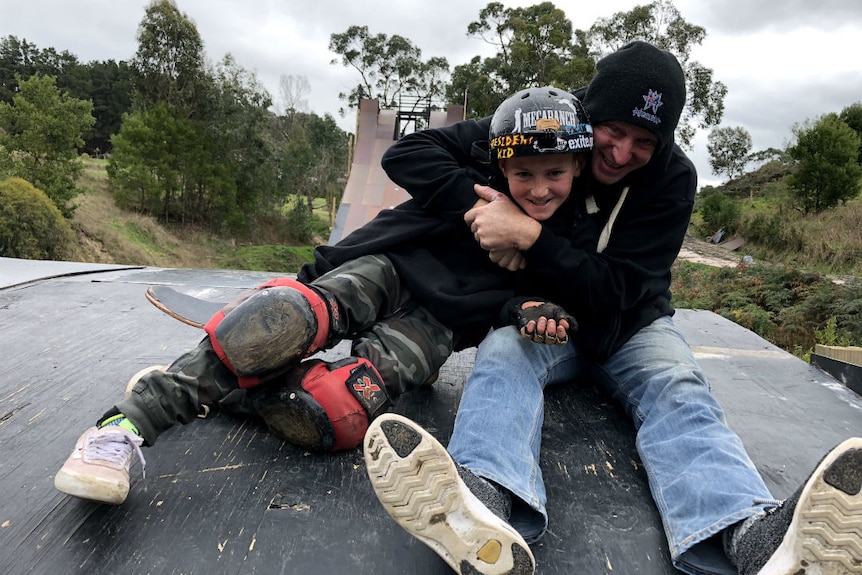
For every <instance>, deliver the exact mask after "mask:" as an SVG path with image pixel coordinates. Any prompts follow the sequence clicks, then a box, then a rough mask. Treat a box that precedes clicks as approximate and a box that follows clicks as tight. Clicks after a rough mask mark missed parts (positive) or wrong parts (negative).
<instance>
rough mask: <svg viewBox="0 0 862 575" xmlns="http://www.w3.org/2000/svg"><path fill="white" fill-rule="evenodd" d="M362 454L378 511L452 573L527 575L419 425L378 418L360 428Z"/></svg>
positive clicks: (510, 540)
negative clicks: (366, 427) (415, 539)
mask: <svg viewBox="0 0 862 575" xmlns="http://www.w3.org/2000/svg"><path fill="white" fill-rule="evenodd" d="M363 447H364V451H365V464H366V467H367V468H368V476H369V478H370V479H371V484H372V486H373V487H374V491H375V492H376V494H377V497H378V498H379V499H380V502H381V503H382V504H383V508H384V509H386V511H387V513H389V515H391V516H392V518H393V519H395V521H396V522H397V523H398V524H399V525H401V527H403V528H404V529H405V530H407V532H408V533H410V534H411V535H413V536H414V537H416V538H417V539H419V540H420V541H422V542H423V543H425V544H426V545H428V546H429V547H431V549H433V550H434V551H435V552H436V553H437V554H438V555H439V556H440V557H442V558H443V560H445V561H446V563H448V564H449V566H450V567H452V569H454V570H455V571H456V572H457V573H460V574H461V575H467V574H471V575H472V574H483V575H501V574H509V575H532V574H533V573H534V572H535V560H534V559H533V553H532V552H531V551H530V548H529V546H528V545H527V543H526V542H525V541H524V539H523V538H522V537H521V536H520V535H519V534H518V532H517V531H515V529H513V528H512V527H511V526H510V525H509V524H508V523H507V522H506V521H504V520H503V519H501V518H500V517H498V516H497V515H496V514H495V513H494V512H492V511H491V510H490V509H489V508H488V507H486V506H485V505H484V504H483V503H482V502H481V501H480V500H479V499H478V498H477V497H476V495H474V494H473V493H472V492H471V491H470V489H468V488H467V486H466V485H465V483H464V481H463V480H462V479H461V476H459V472H458V468H457V467H456V465H455V462H454V461H452V458H451V457H450V456H449V453H448V452H447V451H446V448H444V447H443V446H442V445H441V444H440V443H439V442H438V441H437V440H436V439H434V438H433V437H432V436H431V435H430V434H429V433H428V432H427V431H425V430H424V429H422V428H421V427H420V426H419V425H417V424H416V423H414V422H412V421H410V420H409V419H407V418H405V417H402V416H400V415H395V414H391V413H387V414H384V415H381V416H380V417H378V418H377V419H375V420H374V421H373V422H372V423H371V426H370V427H369V428H368V431H367V432H366V434H365V441H364V444H363ZM462 469H463V468H462ZM467 473H469V472H467ZM470 476H472V478H475V479H478V478H476V476H475V475H472V474H470ZM488 485H489V486H490V484H488ZM498 511H499V509H498Z"/></svg>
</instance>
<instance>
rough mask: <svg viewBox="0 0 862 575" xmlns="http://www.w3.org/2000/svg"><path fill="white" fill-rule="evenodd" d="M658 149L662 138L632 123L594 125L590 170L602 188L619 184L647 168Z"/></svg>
mask: <svg viewBox="0 0 862 575" xmlns="http://www.w3.org/2000/svg"><path fill="white" fill-rule="evenodd" d="M657 147H658V138H657V137H656V136H655V134H653V133H652V132H650V131H649V130H646V129H644V128H641V127H640V126H635V125H634V124H629V123H628V122H602V123H601V124H595V125H593V156H592V160H591V161H590V167H591V168H592V170H593V177H594V178H595V179H596V181H597V182H599V183H601V184H605V185H608V184H615V183H617V182H619V181H620V180H621V179H623V178H624V177H625V176H626V175H628V174H630V173H631V172H633V171H635V170H637V169H638V168H642V167H644V166H645V165H646V164H647V163H648V162H649V161H650V158H652V155H653V153H654V152H655V150H656V148H657Z"/></svg>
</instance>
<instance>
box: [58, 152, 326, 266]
mask: <svg viewBox="0 0 862 575" xmlns="http://www.w3.org/2000/svg"><path fill="white" fill-rule="evenodd" d="M84 165H85V171H84V174H83V176H82V178H81V180H80V182H79V183H80V185H81V187H82V188H84V189H85V190H86V192H85V193H83V194H81V195H80V196H78V197H76V198H75V203H76V204H77V206H78V207H77V209H76V211H75V215H74V217H73V219H72V227H73V229H74V230H75V232H76V234H77V237H78V245H77V246H76V251H75V256H74V259H76V260H78V261H82V262H94V263H118V264H130V265H147V266H156V267H173V268H226V269H249V270H255V271H272V272H274V273H277V272H280V273H293V272H296V271H297V270H299V267H300V266H301V265H302V263H303V262H305V261H309V260H310V259H311V252H312V249H313V246H282V245H274V246H273V245H270V246H260V245H250V244H248V243H243V242H241V241H237V240H235V239H231V238H227V239H225V238H221V237H218V236H215V235H213V234H210V233H208V232H206V231H205V230H200V229H193V228H189V227H179V226H177V227H169V226H164V225H162V224H160V223H159V222H158V221H156V219H155V218H153V217H151V216H147V215H142V214H137V213H133V212H128V211H125V210H121V209H120V208H118V207H117V206H116V204H115V203H114V199H113V197H112V196H111V193H110V191H109V190H108V183H107V174H106V172H105V165H106V162H105V161H103V160H94V159H86V160H85V162H84Z"/></svg>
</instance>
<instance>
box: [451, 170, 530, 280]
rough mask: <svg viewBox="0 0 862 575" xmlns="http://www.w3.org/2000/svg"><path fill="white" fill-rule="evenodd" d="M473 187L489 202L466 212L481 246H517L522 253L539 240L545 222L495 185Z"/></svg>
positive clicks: (511, 247) (465, 219) (507, 247)
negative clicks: (527, 211)
mask: <svg viewBox="0 0 862 575" xmlns="http://www.w3.org/2000/svg"><path fill="white" fill-rule="evenodd" d="M473 189H474V191H475V192H476V195H477V196H479V198H481V199H483V200H486V201H487V202H488V203H487V204H486V205H482V206H478V207H473V208H472V209H471V210H469V211H468V212H467V213H466V214H464V221H465V222H466V223H467V225H469V226H470V231H472V232H473V236H474V237H475V238H476V241H477V242H479V245H480V246H482V249H485V250H488V251H493V250H504V249H516V250H518V251H521V252H523V251H524V250H527V249H529V248H530V247H532V246H533V244H534V243H536V240H537V239H539V234H540V233H541V232H542V224H540V223H539V222H537V221H536V220H534V219H533V218H531V217H530V216H528V215H527V214H525V213H524V212H522V211H521V209H520V208H519V207H518V206H517V204H515V203H514V202H512V200H510V199H509V198H508V196H506V195H505V194H502V193H500V192H498V191H497V190H495V189H494V188H491V187H489V186H482V185H479V184H476V185H475V186H473ZM477 204H478V202H477ZM504 267H505V266H504Z"/></svg>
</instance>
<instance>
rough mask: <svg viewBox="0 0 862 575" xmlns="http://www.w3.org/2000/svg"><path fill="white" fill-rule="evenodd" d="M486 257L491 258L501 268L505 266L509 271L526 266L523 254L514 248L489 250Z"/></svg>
mask: <svg viewBox="0 0 862 575" xmlns="http://www.w3.org/2000/svg"><path fill="white" fill-rule="evenodd" d="M488 257H489V258H491V261H492V262H494V263H495V264H497V265H498V266H500V267H501V268H506V269H507V270H509V271H510V272H515V271H518V270H522V269H524V268H526V267H527V259H526V258H525V257H524V254H522V253H521V252H519V251H518V250H516V249H514V248H509V249H507V250H491V251H490V252H488Z"/></svg>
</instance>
